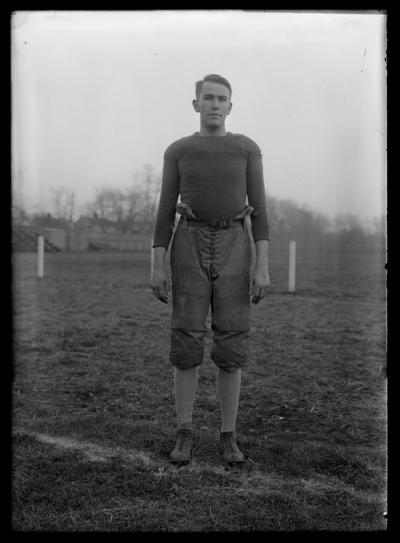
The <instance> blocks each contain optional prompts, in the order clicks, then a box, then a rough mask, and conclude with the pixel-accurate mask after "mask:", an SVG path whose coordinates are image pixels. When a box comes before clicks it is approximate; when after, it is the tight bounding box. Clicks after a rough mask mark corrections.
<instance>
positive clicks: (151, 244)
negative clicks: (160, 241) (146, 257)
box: [150, 238, 154, 277]
mask: <svg viewBox="0 0 400 543" xmlns="http://www.w3.org/2000/svg"><path fill="white" fill-rule="evenodd" d="M153 242H154V239H153V238H151V240H150V277H153V266H154V249H153Z"/></svg>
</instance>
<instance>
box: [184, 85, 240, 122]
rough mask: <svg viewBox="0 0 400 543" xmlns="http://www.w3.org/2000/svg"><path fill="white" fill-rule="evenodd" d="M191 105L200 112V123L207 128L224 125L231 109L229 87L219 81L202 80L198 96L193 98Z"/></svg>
mask: <svg viewBox="0 0 400 543" xmlns="http://www.w3.org/2000/svg"><path fill="white" fill-rule="evenodd" d="M193 107H194V109H195V111H196V112H197V113H200V123H201V125H202V126H204V127H206V128H209V129H217V128H220V127H221V126H224V123H225V118H226V116H227V115H229V113H230V112H231V109H232V104H231V102H230V96H229V89H228V88H227V87H225V85H222V84H221V83H215V82H214V81H204V83H203V86H202V87H201V91H200V96H199V98H198V99H196V100H193Z"/></svg>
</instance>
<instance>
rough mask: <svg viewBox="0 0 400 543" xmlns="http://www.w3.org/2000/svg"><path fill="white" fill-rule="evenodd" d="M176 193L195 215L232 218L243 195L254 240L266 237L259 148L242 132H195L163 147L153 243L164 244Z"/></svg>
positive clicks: (172, 219)
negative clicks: (162, 162) (215, 133)
mask: <svg viewBox="0 0 400 543" xmlns="http://www.w3.org/2000/svg"><path fill="white" fill-rule="evenodd" d="M179 195H180V200H181V202H183V203H185V204H189V205H190V207H191V208H192V210H193V212H194V214H195V215H196V217H197V218H198V219H201V220H218V219H226V220H232V219H233V218H234V217H235V216H236V215H237V214H238V213H240V212H241V211H243V208H244V206H245V205H246V196H247V198H248V203H249V205H250V206H252V207H253V208H254V213H253V215H252V217H251V224H252V232H253V237H254V240H255V241H257V240H260V239H269V227H268V218H267V211H266V205H265V188H264V178H263V168H262V156H261V151H260V148H259V147H258V145H257V144H256V143H255V142H254V141H252V140H251V139H250V138H247V137H246V136H243V135H242V134H232V133H230V132H227V133H226V135H225V136H200V134H199V132H196V133H195V134H193V135H191V136H187V137H184V138H181V139H179V140H177V141H175V142H174V143H172V144H171V145H170V146H169V147H168V148H167V150H166V151H165V153H164V166H163V176H162V185H161V194H160V203H159V208H158V213H157V219H156V226H155V232H154V241H153V247H157V246H162V247H165V248H168V245H169V242H170V239H171V235H172V232H173V227H174V223H175V213H176V204H177V201H178V196H179Z"/></svg>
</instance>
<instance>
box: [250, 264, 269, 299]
mask: <svg viewBox="0 0 400 543" xmlns="http://www.w3.org/2000/svg"><path fill="white" fill-rule="evenodd" d="M269 288H270V280H269V273H268V270H267V269H261V268H256V269H255V270H254V274H253V283H252V287H251V290H250V296H251V295H253V299H252V301H251V302H252V303H253V304H258V302H259V301H260V300H262V299H263V298H265V296H266V295H267V294H268V292H269Z"/></svg>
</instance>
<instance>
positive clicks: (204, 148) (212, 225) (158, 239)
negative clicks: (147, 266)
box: [151, 74, 270, 463]
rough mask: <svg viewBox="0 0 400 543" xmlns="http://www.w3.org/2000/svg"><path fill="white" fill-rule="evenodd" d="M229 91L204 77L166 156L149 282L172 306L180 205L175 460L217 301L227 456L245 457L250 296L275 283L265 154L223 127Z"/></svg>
mask: <svg viewBox="0 0 400 543" xmlns="http://www.w3.org/2000/svg"><path fill="white" fill-rule="evenodd" d="M231 94H232V89H231V85H230V83H229V82H228V81H227V80H226V79H225V78H223V77H221V76H219V75H215V74H212V75H208V76H205V77H204V79H203V80H202V81H198V82H197V83H196V98H195V99H194V100H193V107H194V110H195V111H196V112H197V113H199V114H200V132H195V133H194V134H193V135H191V136H187V137H184V138H182V139H179V140H178V141H175V142H174V143H172V144H171V145H170V146H169V147H168V148H167V150H166V151H165V154H164V167H163V177H162V186H161V195H160V203H159V208H158V213H157V220H156V225H155V233H154V243H153V248H154V249H153V250H154V259H153V270H152V277H151V285H152V290H153V293H154V295H155V296H156V297H157V298H158V299H159V300H161V301H162V302H164V303H167V300H168V296H169V294H170V285H169V279H168V277H169V274H168V270H167V267H166V259H165V257H166V252H167V250H168V246H169V243H170V240H171V237H172V233H173V229H174V222H175V213H176V211H178V212H179V213H180V215H181V217H180V220H179V223H178V226H177V228H176V230H175V233H174V236H173V241H172V247H171V282H172V304H173V311H172V322H171V348H170V361H171V363H172V365H173V366H174V387H175V405H176V414H177V428H178V436H177V441H176V445H175V448H174V449H173V451H172V452H171V454H170V460H171V461H172V462H174V463H187V462H189V461H190V459H191V457H192V449H193V435H192V411H193V404H194V399H195V394H196V389H197V380H198V368H199V366H200V364H201V363H202V360H203V352H204V338H205V334H206V325H205V322H206V318H207V314H208V310H209V308H210V307H211V318H212V324H211V328H212V331H213V333H214V335H213V346H212V350H211V358H212V360H213V361H214V363H215V364H216V365H217V367H218V374H217V387H218V394H219V400H220V408H221V419H222V421H221V431H220V446H221V453H222V458H223V460H224V461H225V462H228V463H240V462H244V457H243V454H242V452H241V451H240V450H239V447H238V445H237V443H236V434H235V430H236V418H237V412H238V406H239V395H240V384H241V369H242V368H243V367H244V365H245V364H246V362H247V359H248V350H249V345H248V343H249V330H250V296H251V295H252V296H253V298H252V302H253V303H258V302H259V301H260V300H261V299H262V298H264V297H265V296H266V294H267V290H268V287H269V283H270V281H269V273H268V240H269V230H268V219H267V212H266V206H265V189H264V180H263V169H262V157H261V151H260V149H259V147H258V145H257V144H256V143H254V142H253V141H252V140H251V139H249V138H247V137H246V136H243V135H241V134H232V133H230V132H226V130H225V119H226V117H227V115H229V114H230V112H231V109H232V103H231ZM179 195H180V198H181V203H179V204H178V206H177V202H178V197H179ZM246 197H247V199H248V204H249V205H246ZM246 215H251V232H252V235H253V238H254V241H255V248H256V262H255V266H254V270H253V273H252V280H251V277H250V270H251V254H252V253H251V242H250V237H249V235H248V234H249V231H248V230H247V231H246V224H245V217H246Z"/></svg>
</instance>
